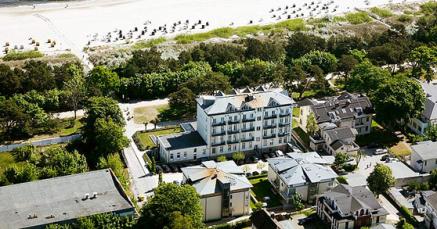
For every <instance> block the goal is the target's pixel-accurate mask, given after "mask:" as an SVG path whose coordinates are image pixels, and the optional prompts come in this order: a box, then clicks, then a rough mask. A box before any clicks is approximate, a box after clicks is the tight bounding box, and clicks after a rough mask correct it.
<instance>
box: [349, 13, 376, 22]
mask: <svg viewBox="0 0 437 229" xmlns="http://www.w3.org/2000/svg"><path fill="white" fill-rule="evenodd" d="M345 18H346V20H347V21H348V22H349V23H351V24H352V25H358V24H363V23H367V22H370V21H372V18H371V17H370V16H369V14H367V13H366V12H355V13H348V14H346V15H345Z"/></svg>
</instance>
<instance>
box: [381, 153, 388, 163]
mask: <svg viewBox="0 0 437 229" xmlns="http://www.w3.org/2000/svg"><path fill="white" fill-rule="evenodd" d="M389 158H390V155H388V154H387V155H384V156H382V157H381V161H387V160H388V159H389Z"/></svg>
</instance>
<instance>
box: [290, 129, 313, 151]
mask: <svg viewBox="0 0 437 229" xmlns="http://www.w3.org/2000/svg"><path fill="white" fill-rule="evenodd" d="M293 131H294V132H296V134H297V135H299V137H300V139H302V141H303V142H304V143H305V145H306V146H309V145H310V137H309V136H308V134H307V133H306V132H305V131H304V130H302V128H300V127H296V128H293Z"/></svg>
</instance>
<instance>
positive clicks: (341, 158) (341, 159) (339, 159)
mask: <svg viewBox="0 0 437 229" xmlns="http://www.w3.org/2000/svg"><path fill="white" fill-rule="evenodd" d="M348 159H349V156H348V155H347V154H346V153H337V154H336V155H335V161H334V165H336V166H338V167H341V166H343V165H344V164H345V163H346V162H347V160H348Z"/></svg>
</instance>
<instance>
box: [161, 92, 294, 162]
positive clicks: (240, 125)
mask: <svg viewBox="0 0 437 229" xmlns="http://www.w3.org/2000/svg"><path fill="white" fill-rule="evenodd" d="M196 102H197V121H196V125H195V126H196V127H195V128H194V130H193V131H192V132H195V133H184V134H176V135H173V136H161V137H159V139H158V143H159V146H160V150H159V152H160V156H161V159H162V160H163V161H164V162H169V163H171V162H180V161H188V160H196V159H203V158H215V157H217V156H220V155H229V154H232V153H234V152H239V151H242V152H248V153H250V152H273V151H275V150H277V149H282V150H285V149H286V148H287V147H288V143H289V142H290V141H291V128H292V126H291V123H292V114H293V112H292V108H293V106H294V101H293V99H291V98H290V97H289V96H288V94H287V92H286V91H283V90H280V89H275V88H273V89H266V88H264V87H262V86H260V87H257V88H255V90H252V89H250V88H246V89H243V90H233V91H232V93H231V94H224V93H222V92H218V93H216V94H215V95H214V96H200V97H198V98H197V99H196ZM186 134H190V136H185V135H186ZM182 136H184V137H182ZM181 138H182V139H181ZM185 138H190V139H193V141H194V142H195V143H187V142H188V141H190V140H188V139H187V140H185ZM201 139H202V140H201ZM174 145H176V146H174ZM178 153H179V155H180V156H179V157H178ZM182 155H186V156H182Z"/></svg>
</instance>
